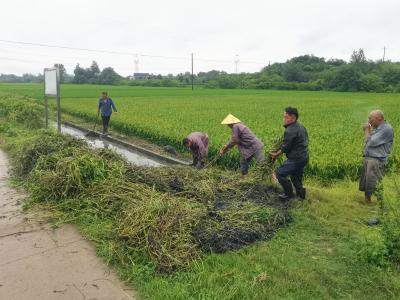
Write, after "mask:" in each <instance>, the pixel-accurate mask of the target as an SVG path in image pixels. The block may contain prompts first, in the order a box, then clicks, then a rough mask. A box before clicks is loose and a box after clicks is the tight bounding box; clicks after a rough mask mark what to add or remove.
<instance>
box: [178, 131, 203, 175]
mask: <svg viewBox="0 0 400 300" xmlns="http://www.w3.org/2000/svg"><path fill="white" fill-rule="evenodd" d="M182 144H183V146H185V147H186V148H189V149H190V151H192V156H193V164H192V166H194V167H196V168H198V169H200V168H202V167H203V166H204V163H205V161H206V160H207V157H208V135H207V134H206V133H203V132H192V133H191V134H189V135H188V136H187V137H185V138H184V139H183V141H182Z"/></svg>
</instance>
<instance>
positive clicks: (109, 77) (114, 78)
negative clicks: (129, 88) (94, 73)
mask: <svg viewBox="0 0 400 300" xmlns="http://www.w3.org/2000/svg"><path fill="white" fill-rule="evenodd" d="M121 78H122V77H121V76H120V75H119V74H118V73H117V72H115V71H114V69H113V68H111V67H108V68H104V69H103V71H101V73H100V75H99V78H98V79H99V80H98V83H100V84H117V83H118V82H119V81H120V80H121Z"/></svg>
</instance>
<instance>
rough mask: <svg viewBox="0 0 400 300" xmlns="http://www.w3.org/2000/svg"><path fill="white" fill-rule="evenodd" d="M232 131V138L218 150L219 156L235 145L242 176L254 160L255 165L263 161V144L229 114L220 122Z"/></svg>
mask: <svg viewBox="0 0 400 300" xmlns="http://www.w3.org/2000/svg"><path fill="white" fill-rule="evenodd" d="M221 124H223V125H228V126H229V127H230V128H231V129H232V137H231V140H230V142H229V143H228V144H226V145H225V146H224V147H222V149H221V150H220V154H221V155H224V154H225V153H227V152H228V151H229V150H230V149H231V148H233V147H234V146H235V145H237V147H238V148H239V152H240V168H241V171H242V175H247V173H248V171H249V163H250V161H251V160H252V159H253V158H255V159H256V161H257V163H260V162H262V161H263V160H264V151H263V147H264V145H263V143H261V141H260V140H259V139H258V138H257V137H256V136H255V134H254V133H253V132H252V131H251V130H250V129H249V128H248V127H246V125H244V124H243V123H242V122H241V121H240V120H239V119H238V118H236V117H234V116H233V115H231V114H229V115H228V116H227V117H226V118H225V119H224V120H223V121H222V122H221Z"/></svg>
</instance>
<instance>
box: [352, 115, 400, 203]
mask: <svg viewBox="0 0 400 300" xmlns="http://www.w3.org/2000/svg"><path fill="white" fill-rule="evenodd" d="M362 128H363V130H364V137H365V143H364V151H363V156H364V164H363V169H362V173H361V178H360V186H359V189H360V191H362V192H364V195H365V201H366V202H371V196H372V194H373V193H374V192H375V190H376V186H377V184H378V183H379V182H380V181H381V180H382V179H383V177H384V175H385V164H386V162H387V159H388V156H389V154H390V151H391V149H392V145H393V140H394V132H393V128H392V126H390V124H389V123H387V122H386V121H385V117H384V114H383V112H382V111H381V110H374V111H371V112H370V113H369V116H368V123H366V124H364V125H363V126H362Z"/></svg>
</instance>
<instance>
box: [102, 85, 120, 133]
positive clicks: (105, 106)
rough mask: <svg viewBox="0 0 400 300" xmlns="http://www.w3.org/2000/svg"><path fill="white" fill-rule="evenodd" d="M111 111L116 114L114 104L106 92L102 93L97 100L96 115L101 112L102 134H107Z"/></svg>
mask: <svg viewBox="0 0 400 300" xmlns="http://www.w3.org/2000/svg"><path fill="white" fill-rule="evenodd" d="M113 110H114V112H117V108H116V107H115V105H114V102H113V101H112V99H111V98H109V97H108V93H107V92H102V93H101V97H100V99H99V106H98V110H97V114H99V113H100V112H101V119H102V120H103V134H107V132H108V123H109V122H110V117H111V114H112V111H113Z"/></svg>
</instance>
